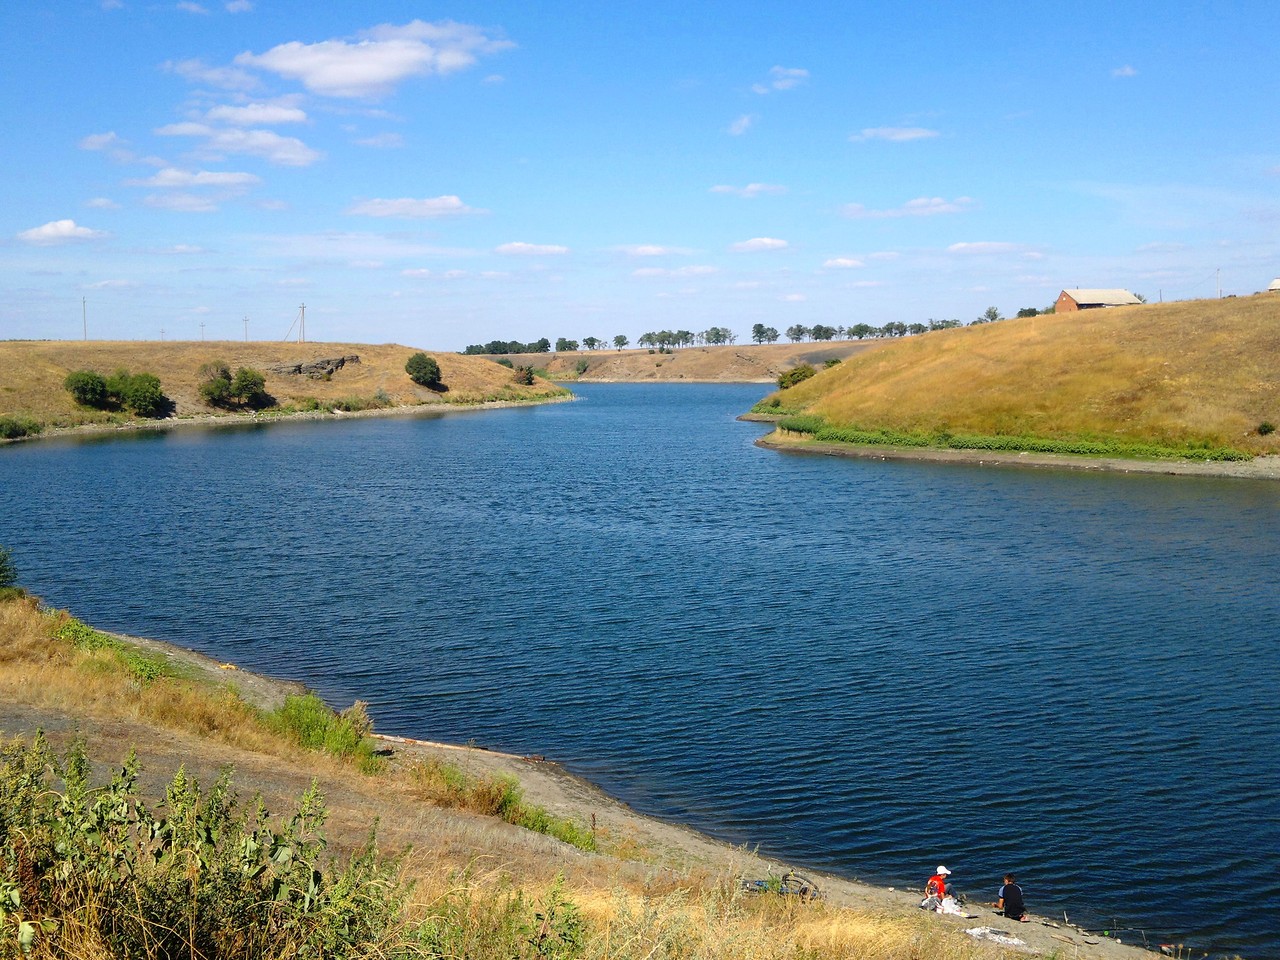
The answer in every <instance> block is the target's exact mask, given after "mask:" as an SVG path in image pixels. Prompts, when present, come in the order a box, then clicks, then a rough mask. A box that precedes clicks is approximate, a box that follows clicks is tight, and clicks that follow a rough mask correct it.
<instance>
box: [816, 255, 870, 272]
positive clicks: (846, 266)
mask: <svg viewBox="0 0 1280 960" xmlns="http://www.w3.org/2000/svg"><path fill="white" fill-rule="evenodd" d="M823 266H824V267H826V268H827V269H829V270H850V269H853V268H855V267H865V266H866V264H865V263H863V262H862V261H861V260H855V259H853V258H852V257H833V258H832V259H830V260H828V261H826V262H825V263H823Z"/></svg>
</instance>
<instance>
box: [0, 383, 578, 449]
mask: <svg viewBox="0 0 1280 960" xmlns="http://www.w3.org/2000/svg"><path fill="white" fill-rule="evenodd" d="M577 399H578V398H577V396H575V395H574V394H573V393H572V392H570V393H569V394H568V395H567V396H552V397H538V398H536V399H530V400H487V401H482V402H479V403H419V404H399V405H397V406H394V407H377V408H374V409H369V410H351V411H347V410H332V409H331V410H295V411H293V412H292V413H200V414H195V415H192V416H184V417H166V418H164V419H161V420H136V419H135V420H129V421H127V422H125V423H77V424H75V425H74V426H70V427H50V428H48V429H45V430H41V431H40V432H39V433H37V434H32V435H28V436H25V437H15V438H13V439H12V440H3V441H0V445H3V444H5V443H31V442H35V443H38V442H39V441H41V440H60V439H63V438H66V437H78V436H96V435H105V434H112V433H141V432H144V431H148V430H159V431H166V432H167V431H169V430H181V429H183V428H185V427H238V426H261V425H265V424H271V423H291V422H294V421H298V420H360V419H367V418H373V417H413V416H427V415H436V414H447V413H472V412H478V411H483V410H508V409H512V408H517V407H535V406H542V405H543V404H549V403H571V402H573V401H575V400H577Z"/></svg>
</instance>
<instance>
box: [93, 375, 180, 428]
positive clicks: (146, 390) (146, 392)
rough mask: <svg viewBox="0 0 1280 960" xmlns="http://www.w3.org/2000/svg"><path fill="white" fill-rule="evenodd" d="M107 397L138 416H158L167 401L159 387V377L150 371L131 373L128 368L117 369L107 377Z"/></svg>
mask: <svg viewBox="0 0 1280 960" xmlns="http://www.w3.org/2000/svg"><path fill="white" fill-rule="evenodd" d="M107 397H108V399H109V400H110V401H111V402H113V403H114V404H115V405H117V406H121V407H128V408H129V409H130V410H132V411H133V412H134V413H135V414H136V415H137V416H139V417H158V416H160V415H162V414H163V413H164V409H165V407H166V406H167V405H168V402H169V400H168V398H167V397H166V396H165V395H164V391H163V390H162V389H161V388H160V378H159V377H157V376H155V375H154V374H151V373H133V374H131V373H129V371H128V370H117V371H116V372H115V373H113V374H112V375H111V376H110V377H108V378H107Z"/></svg>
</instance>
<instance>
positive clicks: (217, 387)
mask: <svg viewBox="0 0 1280 960" xmlns="http://www.w3.org/2000/svg"><path fill="white" fill-rule="evenodd" d="M196 375H197V376H198V377H199V378H200V386H199V388H198V389H199V391H200V397H201V398H202V399H203V400H204V402H205V403H207V404H209V405H210V406H212V407H223V408H230V407H232V406H241V407H250V408H251V409H254V410H263V409H266V408H267V407H271V406H275V402H276V401H275V398H274V397H273V396H271V394H269V393H267V378H266V374H264V373H263V372H262V371H260V370H254V369H253V368H252V367H240V368H239V369H238V370H236V372H235V376H234V377H233V376H232V375H231V368H230V367H228V366H227V365H226V364H225V363H223V362H222V361H221V360H215V361H213V362H212V363H206V364H203V365H201V367H200V369H199V371H197V374H196Z"/></svg>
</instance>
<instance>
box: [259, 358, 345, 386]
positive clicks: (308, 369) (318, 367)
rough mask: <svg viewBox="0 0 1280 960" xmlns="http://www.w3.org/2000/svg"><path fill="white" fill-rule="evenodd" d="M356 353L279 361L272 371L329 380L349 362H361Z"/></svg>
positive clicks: (281, 374) (283, 374)
mask: <svg viewBox="0 0 1280 960" xmlns="http://www.w3.org/2000/svg"><path fill="white" fill-rule="evenodd" d="M359 362H360V358H359V357H358V356H356V355H355V354H352V355H351V356H349V357H322V358H320V359H319V360H304V361H302V362H301V363H278V364H276V365H275V366H274V367H272V368H271V372H272V373H275V374H279V375H280V376H284V377H288V376H301V377H310V378H311V379H312V380H327V379H328V378H329V377H332V376H333V375H334V374H335V373H337V372H338V371H339V370H341V369H342V368H343V367H344V366H346V365H347V364H348V363H359Z"/></svg>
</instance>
